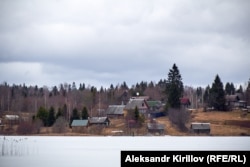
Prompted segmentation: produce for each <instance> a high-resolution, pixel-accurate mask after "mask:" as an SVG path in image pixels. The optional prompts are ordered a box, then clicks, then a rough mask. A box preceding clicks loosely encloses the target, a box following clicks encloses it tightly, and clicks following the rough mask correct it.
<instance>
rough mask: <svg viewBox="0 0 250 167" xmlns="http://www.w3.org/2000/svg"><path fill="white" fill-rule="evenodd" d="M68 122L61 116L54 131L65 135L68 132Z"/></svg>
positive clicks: (54, 126)
mask: <svg viewBox="0 0 250 167" xmlns="http://www.w3.org/2000/svg"><path fill="white" fill-rule="evenodd" d="M67 127H68V126H67V121H66V120H65V119H64V117H62V116H60V117H58V118H57V119H56V122H55V123H54V125H53V127H52V130H53V132H54V133H64V132H66V130H67Z"/></svg>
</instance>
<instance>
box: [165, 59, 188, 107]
mask: <svg viewBox="0 0 250 167" xmlns="http://www.w3.org/2000/svg"><path fill="white" fill-rule="evenodd" d="M183 91H184V88H183V83H182V78H181V74H180V72H179V69H178V67H177V66H176V65H175V64H174V65H173V67H172V69H170V71H169V73H168V80H167V87H166V93H167V95H168V105H169V106H170V107H171V108H180V98H181V97H182V95H183Z"/></svg>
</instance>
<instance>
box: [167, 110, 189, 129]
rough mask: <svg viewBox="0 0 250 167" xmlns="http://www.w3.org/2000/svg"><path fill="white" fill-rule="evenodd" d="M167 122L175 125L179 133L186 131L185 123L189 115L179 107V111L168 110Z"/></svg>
mask: <svg viewBox="0 0 250 167" xmlns="http://www.w3.org/2000/svg"><path fill="white" fill-rule="evenodd" d="M168 117H169V120H170V121H171V123H173V124H175V125H176V126H177V127H178V128H179V129H180V130H181V131H186V130H187V127H186V123H187V122H188V121H189V119H190V113H189V112H188V111H187V110H186V109H185V108H184V107H181V108H180V109H173V108H170V109H169V115H168Z"/></svg>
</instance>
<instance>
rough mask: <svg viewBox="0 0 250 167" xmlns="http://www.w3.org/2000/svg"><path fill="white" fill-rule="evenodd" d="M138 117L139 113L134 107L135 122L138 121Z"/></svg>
mask: <svg viewBox="0 0 250 167" xmlns="http://www.w3.org/2000/svg"><path fill="white" fill-rule="evenodd" d="M139 117H140V113H139V110H138V107H137V106H136V107H135V120H136V121H138V120H139Z"/></svg>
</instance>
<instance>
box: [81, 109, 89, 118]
mask: <svg viewBox="0 0 250 167" xmlns="http://www.w3.org/2000/svg"><path fill="white" fill-rule="evenodd" d="M88 117H89V113H88V110H87V108H86V107H83V109H82V119H88Z"/></svg>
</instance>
